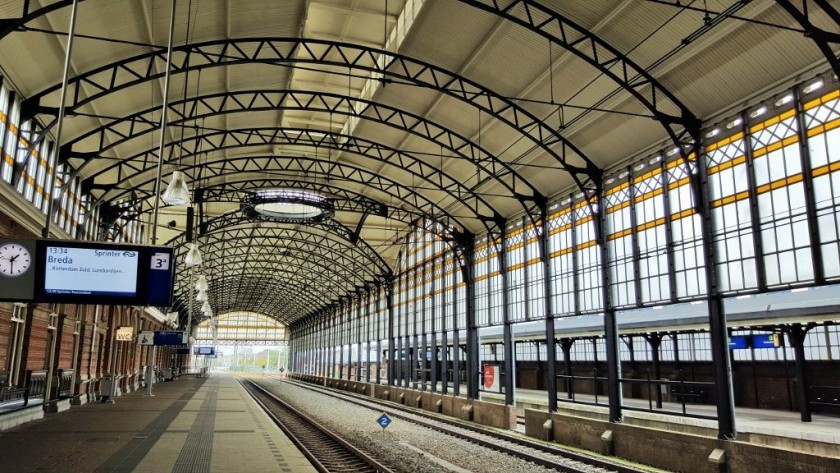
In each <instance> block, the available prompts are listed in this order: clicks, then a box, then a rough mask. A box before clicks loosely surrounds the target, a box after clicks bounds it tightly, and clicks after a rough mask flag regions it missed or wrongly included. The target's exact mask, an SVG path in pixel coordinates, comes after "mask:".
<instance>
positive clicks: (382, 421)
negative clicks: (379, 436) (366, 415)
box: [376, 412, 391, 430]
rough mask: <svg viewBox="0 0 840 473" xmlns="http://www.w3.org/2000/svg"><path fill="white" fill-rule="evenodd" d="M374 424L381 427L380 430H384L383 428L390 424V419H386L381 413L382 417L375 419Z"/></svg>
mask: <svg viewBox="0 0 840 473" xmlns="http://www.w3.org/2000/svg"><path fill="white" fill-rule="evenodd" d="M376 423H377V424H379V425H380V427H382V430H385V427H388V424H390V423H391V418H390V417H388V414H386V413H384V412H383V413H382V415H381V416H379V418H378V419H376Z"/></svg>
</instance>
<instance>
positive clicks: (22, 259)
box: [0, 243, 32, 278]
mask: <svg viewBox="0 0 840 473" xmlns="http://www.w3.org/2000/svg"><path fill="white" fill-rule="evenodd" d="M31 266H32V256H31V255H30V254H29V250H27V249H26V248H24V247H23V246H21V245H19V244H17V243H6V244H4V245H0V276H6V277H10V278H16V277H18V276H23V275H24V274H26V272H27V271H29V268H30V267H31Z"/></svg>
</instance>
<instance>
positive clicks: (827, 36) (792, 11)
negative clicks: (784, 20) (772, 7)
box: [776, 0, 840, 76]
mask: <svg viewBox="0 0 840 473" xmlns="http://www.w3.org/2000/svg"><path fill="white" fill-rule="evenodd" d="M776 3H778V4H779V6H781V7H782V8H783V9H784V10H785V11H786V12H788V14H789V15H790V16H791V17H793V19H794V20H796V22H797V23H799V24H800V25H801V26H802V29H803V30H804V31H805V36H806V37H808V38H811V41H813V42H814V44H816V45H817V48H819V50H820V52H821V53H823V56H825V59H826V60H827V61H828V63H829V64H830V65H831V68H832V69H833V70H834V75H836V76H840V59H838V58H837V55H836V54H834V50H833V49H832V48H831V43H834V44H838V43H840V34H838V33H836V32H828V31H825V30H823V29H820V28H817V27H816V26H814V24H813V23H811V20H810V19H809V18H808V10H807V2H802V3H803V5H804V6H805V9H804V11H800V9H799V8H798V7H796V6H795V5H794V4H793V3H792V2H790V1H789V0H776ZM812 3H816V4H817V5H818V6H819V7H820V8H822V9H823V11H825V12H826V14H827V15H828V16H829V18H831V19H832V20H833V21H834V23H835V24H836V26H837V27H838V28H840V14H838V12H837V10H836V9H834V7H832V6H831V5H830V4H829V3H828V2H825V1H822V0H816V2H812Z"/></svg>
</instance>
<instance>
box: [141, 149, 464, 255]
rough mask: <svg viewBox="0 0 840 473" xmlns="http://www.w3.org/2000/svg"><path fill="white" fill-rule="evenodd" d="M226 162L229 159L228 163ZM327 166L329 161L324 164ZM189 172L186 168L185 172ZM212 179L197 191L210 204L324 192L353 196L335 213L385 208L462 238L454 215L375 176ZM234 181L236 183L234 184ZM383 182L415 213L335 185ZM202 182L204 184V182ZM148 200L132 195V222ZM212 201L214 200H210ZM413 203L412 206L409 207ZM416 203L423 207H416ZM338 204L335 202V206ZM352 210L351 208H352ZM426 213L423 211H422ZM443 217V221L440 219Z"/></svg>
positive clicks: (147, 208)
mask: <svg viewBox="0 0 840 473" xmlns="http://www.w3.org/2000/svg"><path fill="white" fill-rule="evenodd" d="M249 158H250V157H243V158H241V159H249ZM298 159H307V160H312V159H313V158H311V157H305V156H304V157H299V158H298ZM228 161H230V159H228ZM321 161H322V162H323V161H324V160H321ZM326 162H327V163H329V161H326ZM187 169H190V168H187ZM356 174H358V173H356V172H353V173H352V175H356ZM308 176H309V177H313V178H321V177H323V178H334V177H336V176H335V174H334V173H333V174H322V173H315V172H314V171H308ZM215 178H216V179H219V180H220V181H221V183H220V184H218V185H215V186H214V185H211V186H209V187H202V188H201V189H197V191H202V192H204V198H203V199H202V201H204V202H210V201H216V202H233V201H235V202H242V197H243V196H244V194H245V193H246V192H248V191H252V190H253V189H255V188H270V187H294V188H300V189H309V190H313V191H317V192H326V193H328V194H333V195H339V196H342V195H353V196H356V197H355V199H356V200H357V201H358V202H348V204H347V206H346V207H341V208H340V209H337V210H342V211H354V210H355V211H368V210H373V212H372V213H377V212H378V211H379V210H381V209H382V208H385V209H386V211H387V218H389V219H396V220H399V221H400V222H403V223H410V222H414V221H417V220H419V219H424V218H425V219H429V220H430V221H434V222H436V223H438V224H439V225H440V227H441V228H437V227H434V228H433V229H432V230H433V233H434V234H436V235H438V236H439V237H441V239H443V240H444V241H447V242H452V241H458V240H460V239H462V238H463V235H464V229H463V228H456V227H454V226H452V225H451V224H450V223H447V222H445V221H444V220H449V221H458V218H457V217H455V216H454V215H452V214H450V213H449V212H447V211H446V210H445V209H443V208H441V207H439V206H437V204H435V203H434V202H432V201H431V200H428V199H426V198H425V197H424V196H423V195H422V194H419V193H417V192H415V191H414V190H413V189H410V188H407V187H401V186H400V185H399V184H398V183H395V182H394V181H390V180H387V179H384V178H381V177H379V176H377V177H376V178H374V177H371V178H370V179H368V180H364V181H353V180H350V179H349V178H345V179H346V180H344V181H332V182H330V184H324V183H319V182H311V181H301V180H298V179H295V178H294V177H291V176H290V177H289V178H286V179H279V178H275V177H274V176H272V177H271V178H265V177H262V178H252V177H250V176H243V175H242V173H241V172H239V171H230V172H228V173H226V174H220V175H217V176H215ZM235 179H238V180H235ZM380 181H381V182H385V183H386V184H388V185H387V187H384V188H377V190H378V191H379V192H382V193H384V194H386V195H387V196H390V197H393V198H395V199H397V200H401V201H403V202H406V203H407V204H409V205H412V207H414V208H415V209H418V210H413V209H406V208H401V207H393V206H388V205H386V204H382V203H380V202H376V201H373V200H369V199H368V198H367V197H366V196H362V195H360V194H358V193H356V192H354V191H352V190H348V189H345V188H341V187H339V184H341V183H343V182H354V183H357V184H364V185H366V186H368V187H372V186H376V185H377V184H378V183H380ZM205 182H206V181H205ZM391 189H398V190H400V191H401V192H404V194H399V193H394V192H391ZM227 192H231V193H234V194H235V193H240V194H241V195H238V196H236V197H231V198H224V197H223V196H224V195H225V194H226V193H227ZM406 195H408V196H411V197H412V199H411V200H406ZM150 197H151V192H143V193H141V194H138V193H137V192H135V193H134V195H133V196H132V198H131V200H130V204H131V205H129V206H127V207H128V208H130V209H131V210H132V211H133V212H134V211H135V209H138V210H136V215H134V218H136V217H137V216H139V215H140V214H142V213H145V212H151V211H152V208H153V207H152V204H151V203H150V202H149V198H150ZM214 199H215V200H214ZM412 201H413V203H412ZM420 201H422V202H424V203H419V202H420ZM340 202H341V201H339V203H338V205H341V204H340ZM354 207H355V208H354ZM423 209H426V210H423ZM441 217H444V218H441Z"/></svg>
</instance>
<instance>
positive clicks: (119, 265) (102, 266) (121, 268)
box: [44, 245, 140, 297]
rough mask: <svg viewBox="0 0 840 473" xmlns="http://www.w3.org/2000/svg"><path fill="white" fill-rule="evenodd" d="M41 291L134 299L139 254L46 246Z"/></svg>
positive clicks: (124, 251)
mask: <svg viewBox="0 0 840 473" xmlns="http://www.w3.org/2000/svg"><path fill="white" fill-rule="evenodd" d="M45 256H46V262H45V263H46V264H45V265H44V292H45V293H46V294H71V295H84V296H116V297H135V296H137V268H138V265H139V260H140V252H139V251H129V250H103V249H89V248H73V247H68V246H56V245H49V246H47V249H46V255H45Z"/></svg>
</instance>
